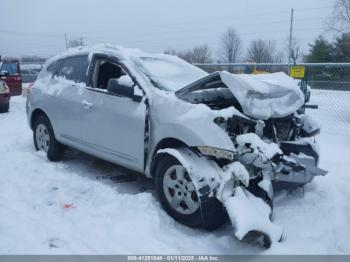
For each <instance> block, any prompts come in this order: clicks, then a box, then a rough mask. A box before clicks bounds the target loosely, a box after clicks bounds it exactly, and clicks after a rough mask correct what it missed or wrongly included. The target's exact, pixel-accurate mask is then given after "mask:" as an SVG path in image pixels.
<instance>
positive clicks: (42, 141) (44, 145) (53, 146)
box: [33, 115, 65, 161]
mask: <svg viewBox="0 0 350 262" xmlns="http://www.w3.org/2000/svg"><path fill="white" fill-rule="evenodd" d="M33 130H34V131H33V139H34V145H35V149H36V150H42V151H44V152H45V153H46V155H47V158H48V159H49V160H51V161H59V160H61V159H62V157H63V154H64V151H65V146H64V145H62V144H61V143H60V142H58V141H57V140H56V138H55V135H54V132H53V129H52V126H51V123H50V120H49V119H48V118H47V117H46V116H43V115H42V116H39V117H38V118H37V119H36V120H35V123H34V129H33Z"/></svg>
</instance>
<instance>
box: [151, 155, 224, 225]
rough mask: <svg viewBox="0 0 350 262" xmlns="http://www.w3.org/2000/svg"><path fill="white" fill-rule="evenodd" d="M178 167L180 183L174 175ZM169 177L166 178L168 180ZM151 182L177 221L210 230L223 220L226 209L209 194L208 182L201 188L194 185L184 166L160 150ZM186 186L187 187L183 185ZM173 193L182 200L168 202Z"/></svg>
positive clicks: (163, 203)
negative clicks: (182, 172)
mask: <svg viewBox="0 0 350 262" xmlns="http://www.w3.org/2000/svg"><path fill="white" fill-rule="evenodd" d="M180 167H181V168H182V169H183V170H184V175H183V179H182V181H183V183H182V184H180V183H181V182H180V181H181V179H179V178H178V177H177V172H178V170H180ZM180 173H181V172H180ZM169 177H170V179H171V180H170V182H168V181H169V180H168V179H169ZM155 183H156V191H157V194H158V198H159V201H160V203H161V205H162V207H163V208H164V210H165V211H166V212H167V213H168V214H169V215H170V216H171V217H173V218H174V219H175V220H176V221H178V222H180V223H181V224H184V225H186V226H189V227H193V228H204V229H207V230H214V229H216V228H219V227H220V226H222V225H223V224H224V223H225V222H226V221H227V218H228V216H227V212H226V210H225V208H224V207H223V205H222V204H221V202H220V201H219V200H217V199H216V198H215V197H209V194H210V190H209V186H206V187H204V188H201V189H196V188H194V185H193V183H192V181H191V179H190V177H189V175H188V173H187V171H186V169H185V168H184V167H183V166H182V165H181V163H180V162H179V161H178V160H177V159H176V158H175V157H173V156H170V155H168V154H164V156H163V157H162V158H161V160H160V162H159V165H158V167H157V171H156V177H155ZM169 183H170V184H171V185H172V186H173V187H172V188H171V187H168V184H169ZM175 186H178V188H177V189H176V188H175ZM187 186H188V190H187V189H186V187H187ZM180 187H181V188H180ZM198 191H200V192H201V197H200V198H199V197H198V193H197V192H198ZM179 192H180V193H181V194H180V193H179ZM179 194H180V195H179ZM176 195H177V196H178V197H179V198H182V200H181V201H180V202H179V203H177V202H178V201H174V202H175V204H174V203H173V204H171V201H170V199H171V196H173V198H175V197H176ZM169 196H170V198H169ZM185 198H186V200H185ZM191 200H192V202H193V203H192V204H191V205H187V203H191ZM188 201H189V202H188ZM175 206H178V208H177V209H175ZM189 206H192V208H189Z"/></svg>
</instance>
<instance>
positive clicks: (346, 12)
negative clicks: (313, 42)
mask: <svg viewBox="0 0 350 262" xmlns="http://www.w3.org/2000/svg"><path fill="white" fill-rule="evenodd" d="M326 24H327V27H328V29H329V30H331V31H333V32H337V33H346V32H349V31H350V0H336V2H335V4H334V8H333V12H332V15H331V16H330V17H329V18H328V20H327V21H326Z"/></svg>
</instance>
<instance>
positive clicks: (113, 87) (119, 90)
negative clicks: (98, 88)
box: [107, 78, 142, 102]
mask: <svg viewBox="0 0 350 262" xmlns="http://www.w3.org/2000/svg"><path fill="white" fill-rule="evenodd" d="M135 88H137V87H136V86H130V85H125V84H120V83H119V81H118V79H115V78H111V79H109V80H108V84H107V91H108V92H109V93H111V94H115V95H118V96H123V97H128V98H131V99H132V100H133V101H137V102H140V101H141V100H142V96H140V95H137V94H135Z"/></svg>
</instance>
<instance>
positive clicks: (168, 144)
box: [150, 137, 189, 178]
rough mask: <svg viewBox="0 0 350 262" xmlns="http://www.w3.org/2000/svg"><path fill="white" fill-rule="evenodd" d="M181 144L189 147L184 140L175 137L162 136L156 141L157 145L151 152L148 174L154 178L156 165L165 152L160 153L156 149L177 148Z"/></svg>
mask: <svg viewBox="0 0 350 262" xmlns="http://www.w3.org/2000/svg"><path fill="white" fill-rule="evenodd" d="M181 146H185V147H189V146H188V145H187V144H186V143H185V142H183V141H181V140H179V139H176V138H171V137H169V138H164V139H162V140H161V141H159V142H158V144H157V146H156V147H155V149H154V151H153V154H152V161H151V167H150V174H151V176H152V177H153V178H154V177H155V175H156V171H157V167H158V165H159V162H160V160H161V158H162V156H163V155H164V154H166V153H160V154H158V153H157V152H158V150H160V149H165V148H179V147H181Z"/></svg>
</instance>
